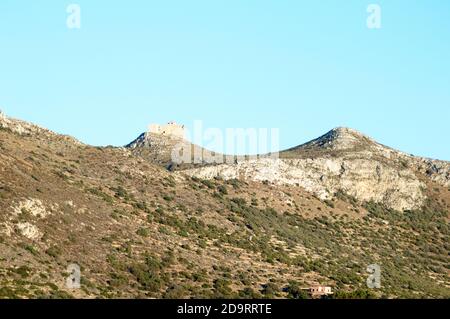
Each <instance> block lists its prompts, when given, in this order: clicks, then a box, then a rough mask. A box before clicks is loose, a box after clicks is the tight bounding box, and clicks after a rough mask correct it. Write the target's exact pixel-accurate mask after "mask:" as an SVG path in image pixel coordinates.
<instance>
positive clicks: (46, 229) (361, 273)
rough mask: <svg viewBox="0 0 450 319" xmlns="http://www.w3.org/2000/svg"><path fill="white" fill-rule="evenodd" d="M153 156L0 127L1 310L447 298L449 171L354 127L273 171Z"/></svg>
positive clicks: (8, 122)
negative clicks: (74, 280) (118, 302)
mask: <svg viewBox="0 0 450 319" xmlns="http://www.w3.org/2000/svg"><path fill="white" fill-rule="evenodd" d="M333 132H334V133H333ZM154 138H156V137H154ZM157 138H160V137H157ZM157 145H158V147H159V148H156V149H155V144H154V142H148V140H145V135H143V136H141V138H140V139H138V140H136V141H135V142H134V143H132V144H130V145H129V146H128V147H117V148H116V147H105V148H103V147H92V146H89V145H84V144H83V143H80V142H79V141H77V140H75V139H74V138H72V137H68V136H62V135H58V134H55V133H53V132H51V131H49V130H46V129H43V128H39V127H37V126H35V125H32V124H29V123H26V122H23V121H18V120H13V119H10V118H7V117H5V116H3V115H2V116H1V117H0V298H70V297H74V298H181V297H185V298H192V297H197V298H223V297H229V298H262V297H265V298H306V297H307V295H305V294H304V291H303V290H302V288H308V287H312V286H315V285H318V284H323V285H327V286H331V287H332V288H333V292H334V297H335V298H365V297H375V298H431V297H438V298H449V297H450V281H449V274H450V273H449V262H450V260H449V251H450V249H449V248H450V244H449V223H448V222H449V211H450V184H449V164H448V163H447V162H442V161H432V160H426V159H420V158H415V157H412V156H409V155H406V154H403V153H401V152H397V151H394V150H391V149H389V148H387V147H384V146H380V145H379V144H378V143H376V142H374V141H372V140H370V139H368V138H366V137H364V136H362V135H360V133H357V132H354V131H352V130H349V129H338V130H335V131H332V132H330V133H329V134H328V135H326V136H324V137H322V138H319V139H318V140H316V141H313V142H311V143H309V144H306V145H303V146H301V147H298V148H294V149H292V150H289V151H286V152H282V153H281V157H280V159H278V160H276V161H275V162H274V161H273V160H270V159H267V158H264V157H262V158H261V159H257V160H255V161H253V162H252V161H244V160H242V159H241V160H236V163H235V164H223V165H211V164H208V165H204V166H203V165H199V166H196V167H189V166H188V167H178V168H177V169H170V168H171V167H168V166H170V159H169V157H168V154H170V152H171V150H170V145H173V144H171V142H170V141H163V140H159V141H158V142H157ZM193 147H194V146H193ZM275 168H277V169H275ZM71 264H77V265H79V266H80V268H81V287H80V289H69V288H68V287H67V285H66V278H67V277H68V275H69V274H68V273H67V267H68V266H69V265H71ZM372 264H378V265H380V267H381V269H382V286H381V289H374V290H369V289H368V288H367V285H366V279H367V277H368V275H369V274H368V273H367V271H366V270H367V267H368V266H369V265H372Z"/></svg>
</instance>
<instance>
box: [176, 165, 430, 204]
mask: <svg viewBox="0 0 450 319" xmlns="http://www.w3.org/2000/svg"><path fill="white" fill-rule="evenodd" d="M185 173H187V174H188V175H190V176H196V177H198V178H203V179H212V178H214V177H217V176H219V177H221V178H223V179H234V178H243V179H246V180H253V181H261V182H262V181H268V182H270V183H273V184H278V185H292V186H299V187H303V188H304V189H305V190H307V191H309V192H312V193H314V194H316V195H317V196H318V197H319V198H321V199H329V198H332V197H333V196H334V194H335V193H336V192H338V191H340V190H342V191H344V192H346V193H348V194H349V195H352V196H354V197H356V198H357V199H359V200H361V201H370V200H373V201H376V202H382V203H384V204H386V205H388V206H389V207H392V208H394V209H398V210H404V209H413V208H419V207H420V206H421V205H422V203H423V201H424V200H425V196H424V194H423V193H422V187H425V185H424V184H423V183H422V182H420V181H419V179H418V178H417V177H416V176H415V175H414V173H413V172H411V171H409V170H407V169H404V170H401V171H398V170H396V169H394V168H391V167H389V166H386V165H383V164H381V163H379V162H377V161H373V160H367V159H354V160H346V159H344V158H335V159H334V158H333V159H331V158H318V159H294V160H284V159H278V160H275V159H258V160H253V161H245V162H241V163H238V164H235V165H218V166H210V167H204V168H198V169H192V170H188V171H185Z"/></svg>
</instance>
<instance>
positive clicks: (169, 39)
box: [0, 0, 450, 160]
mask: <svg viewBox="0 0 450 319" xmlns="http://www.w3.org/2000/svg"><path fill="white" fill-rule="evenodd" d="M73 2H74V3H78V4H80V6H81V10H82V11H81V29H80V30H69V29H68V28H67V27H66V18H67V13H66V7H67V5H68V4H70V3H71V2H70V1H59V0H41V1H29V0H1V1H0V40H1V42H0V107H1V108H2V109H3V110H4V111H5V112H6V113H7V114H9V115H11V116H14V117H19V118H22V119H25V120H28V121H33V122H36V123H38V124H40V125H43V126H46V127H48V128H50V129H52V130H55V131H57V132H61V133H66V134H71V135H73V136H75V137H77V138H79V139H80V140H82V141H84V142H86V143H89V144H94V145H107V144H112V145H123V144H126V143H128V142H129V141H130V140H132V139H133V138H135V137H136V136H137V135H138V134H139V133H141V132H143V131H144V130H145V129H146V127H147V124H149V123H150V122H161V123H163V122H167V121H169V120H176V121H178V122H181V123H184V124H187V125H188V126H190V125H192V123H193V120H196V119H200V120H203V121H204V124H205V125H206V126H208V127H220V128H226V127H269V128H270V127H279V128H280V129H281V132H280V134H281V146H282V147H290V146H294V145H297V144H300V143H303V142H305V141H307V140H309V139H311V138H314V137H317V136H318V135H320V134H322V133H325V132H326V131H328V130H329V129H331V128H333V127H336V126H349V127H353V128H355V129H358V130H360V131H363V132H364V133H366V134H368V135H371V136H372V137H374V138H375V139H377V140H379V141H380V142H382V143H384V144H387V145H390V146H392V147H395V148H398V149H401V150H403V151H406V152H409V153H413V154H416V155H425V156H429V157H435V158H441V159H446V160H450V145H449V144H450V143H449V137H450V133H449V122H450V121H449V120H450V1H444V0H415V1H410V0H396V1H392V0H389V1H387V0H385V1H380V0H367V1H364V0H340V1H338V0H322V1H318V0H308V1H301V0H270V1H269V0H190V1H185V0H164V1H163V0H160V1H156V0H146V1H144V0H142V1H137V0H135V1H133V0H129V1H119V0H118V1H103V0H96V1H92V0H89V1H88V0H74V1H73ZM370 3H377V4H380V5H381V8H382V29H380V30H370V29H368V28H367V27H366V18H367V16H368V14H367V13H366V8H367V6H368V4H370Z"/></svg>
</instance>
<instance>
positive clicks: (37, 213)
mask: <svg viewBox="0 0 450 319" xmlns="http://www.w3.org/2000/svg"><path fill="white" fill-rule="evenodd" d="M24 211H25V212H28V213H30V214H31V215H32V216H34V217H38V218H45V217H47V216H48V215H50V214H51V212H49V211H47V209H46V208H45V206H44V204H43V203H42V201H41V200H39V199H34V198H30V199H25V200H23V201H21V202H20V203H18V204H17V205H16V206H14V207H13V213H14V215H16V216H17V215H19V214H21V213H22V212H24Z"/></svg>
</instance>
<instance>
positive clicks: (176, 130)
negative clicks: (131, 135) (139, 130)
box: [148, 122, 184, 138]
mask: <svg viewBox="0 0 450 319" xmlns="http://www.w3.org/2000/svg"><path fill="white" fill-rule="evenodd" d="M148 131H149V133H152V134H159V135H165V136H174V137H179V138H184V125H179V124H177V123H175V122H170V123H168V124H166V125H159V124H150V126H149V130H148Z"/></svg>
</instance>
